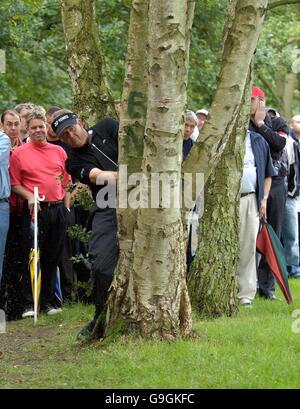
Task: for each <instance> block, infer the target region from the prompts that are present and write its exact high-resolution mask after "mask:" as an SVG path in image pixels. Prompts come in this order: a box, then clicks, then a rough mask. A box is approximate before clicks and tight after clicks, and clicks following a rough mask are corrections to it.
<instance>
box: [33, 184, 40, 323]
mask: <svg viewBox="0 0 300 409" xmlns="http://www.w3.org/2000/svg"><path fill="white" fill-rule="evenodd" d="M33 194H34V299H33V301H34V323H35V324H36V322H37V309H38V299H37V261H38V254H37V250H38V248H37V247H38V244H37V223H38V221H37V218H38V215H37V213H38V212H37V210H38V197H39V189H38V187H36V186H35V187H34V191H33Z"/></svg>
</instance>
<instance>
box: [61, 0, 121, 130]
mask: <svg viewBox="0 0 300 409" xmlns="http://www.w3.org/2000/svg"><path fill="white" fill-rule="evenodd" d="M61 12H62V22H63V28H64V33H65V40H66V51H67V58H68V66H69V74H70V78H71V81H72V88H73V95H74V110H75V111H76V112H77V113H80V115H81V117H82V118H83V120H84V123H85V124H86V125H87V126H91V125H94V124H95V123H96V122H97V121H99V120H100V119H101V118H103V117H105V116H116V112H115V108H114V104H113V100H112V97H111V95H110V91H109V87H108V83H107V79H106V73H105V63H104V56H103V53H102V48H101V43H100V35H99V30H98V26H97V16H96V8H95V0H85V1H81V0H61Z"/></svg>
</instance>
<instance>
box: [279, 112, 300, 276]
mask: <svg viewBox="0 0 300 409" xmlns="http://www.w3.org/2000/svg"><path fill="white" fill-rule="evenodd" d="M290 128H291V129H290V136H289V138H288V145H289V147H290V149H289V152H290V156H291V160H290V174H289V183H288V198H287V203H286V208H285V219H284V226H283V231H282V240H283V244H284V247H285V256H286V262H287V268H288V273H289V277H290V278H300V267H299V261H300V258H299V255H300V253H299V221H298V219H299V211H300V198H299V192H300V177H299V175H300V115H296V116H294V117H293V118H292V120H291V123H290Z"/></svg>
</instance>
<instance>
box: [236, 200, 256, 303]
mask: <svg viewBox="0 0 300 409" xmlns="http://www.w3.org/2000/svg"><path fill="white" fill-rule="evenodd" d="M258 229H259V217H258V209H257V200H256V194H255V193H252V194H250V195H248V196H245V197H241V201H240V259H239V263H238V268H237V277H238V299H239V300H240V302H249V301H250V302H252V301H253V299H254V297H255V294H256V288H257V284H256V283H257V274H256V260H255V256H256V238H257V233H258Z"/></svg>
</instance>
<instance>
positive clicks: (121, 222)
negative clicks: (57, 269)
mask: <svg viewBox="0 0 300 409" xmlns="http://www.w3.org/2000/svg"><path fill="white" fill-rule="evenodd" d="M148 12H149V0H134V1H133V3H132V8H131V14H130V25H129V33H128V47H127V56H126V67H125V79H124V85H123V95H122V102H121V107H120V130H119V166H120V167H122V166H126V167H127V178H130V176H131V175H132V174H133V173H135V172H140V171H141V165H142V159H143V150H144V132H145V123H146V116H147V96H148V65H149V61H148V51H147V50H148ZM122 182H123V181H120V183H119V188H120V190H121V191H119V198H120V195H126V197H127V198H128V197H129V196H130V194H131V192H132V190H133V186H130V185H128V183H125V184H123V183H122ZM117 212H118V227H119V243H120V255H119V261H118V265H117V268H116V271H115V278H114V281H113V283H112V286H111V292H110V297H109V300H108V317H107V331H111V330H112V327H113V325H114V324H115V323H116V322H117V320H118V318H119V317H122V316H124V317H127V319H129V318H130V319H131V320H134V316H135V307H134V306H135V295H134V291H133V281H132V275H131V272H132V264H133V258H134V254H133V238H134V228H135V224H136V219H137V210H136V209H132V208H131V207H129V206H128V201H127V200H126V203H125V206H124V207H119V208H118V210H117Z"/></svg>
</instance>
